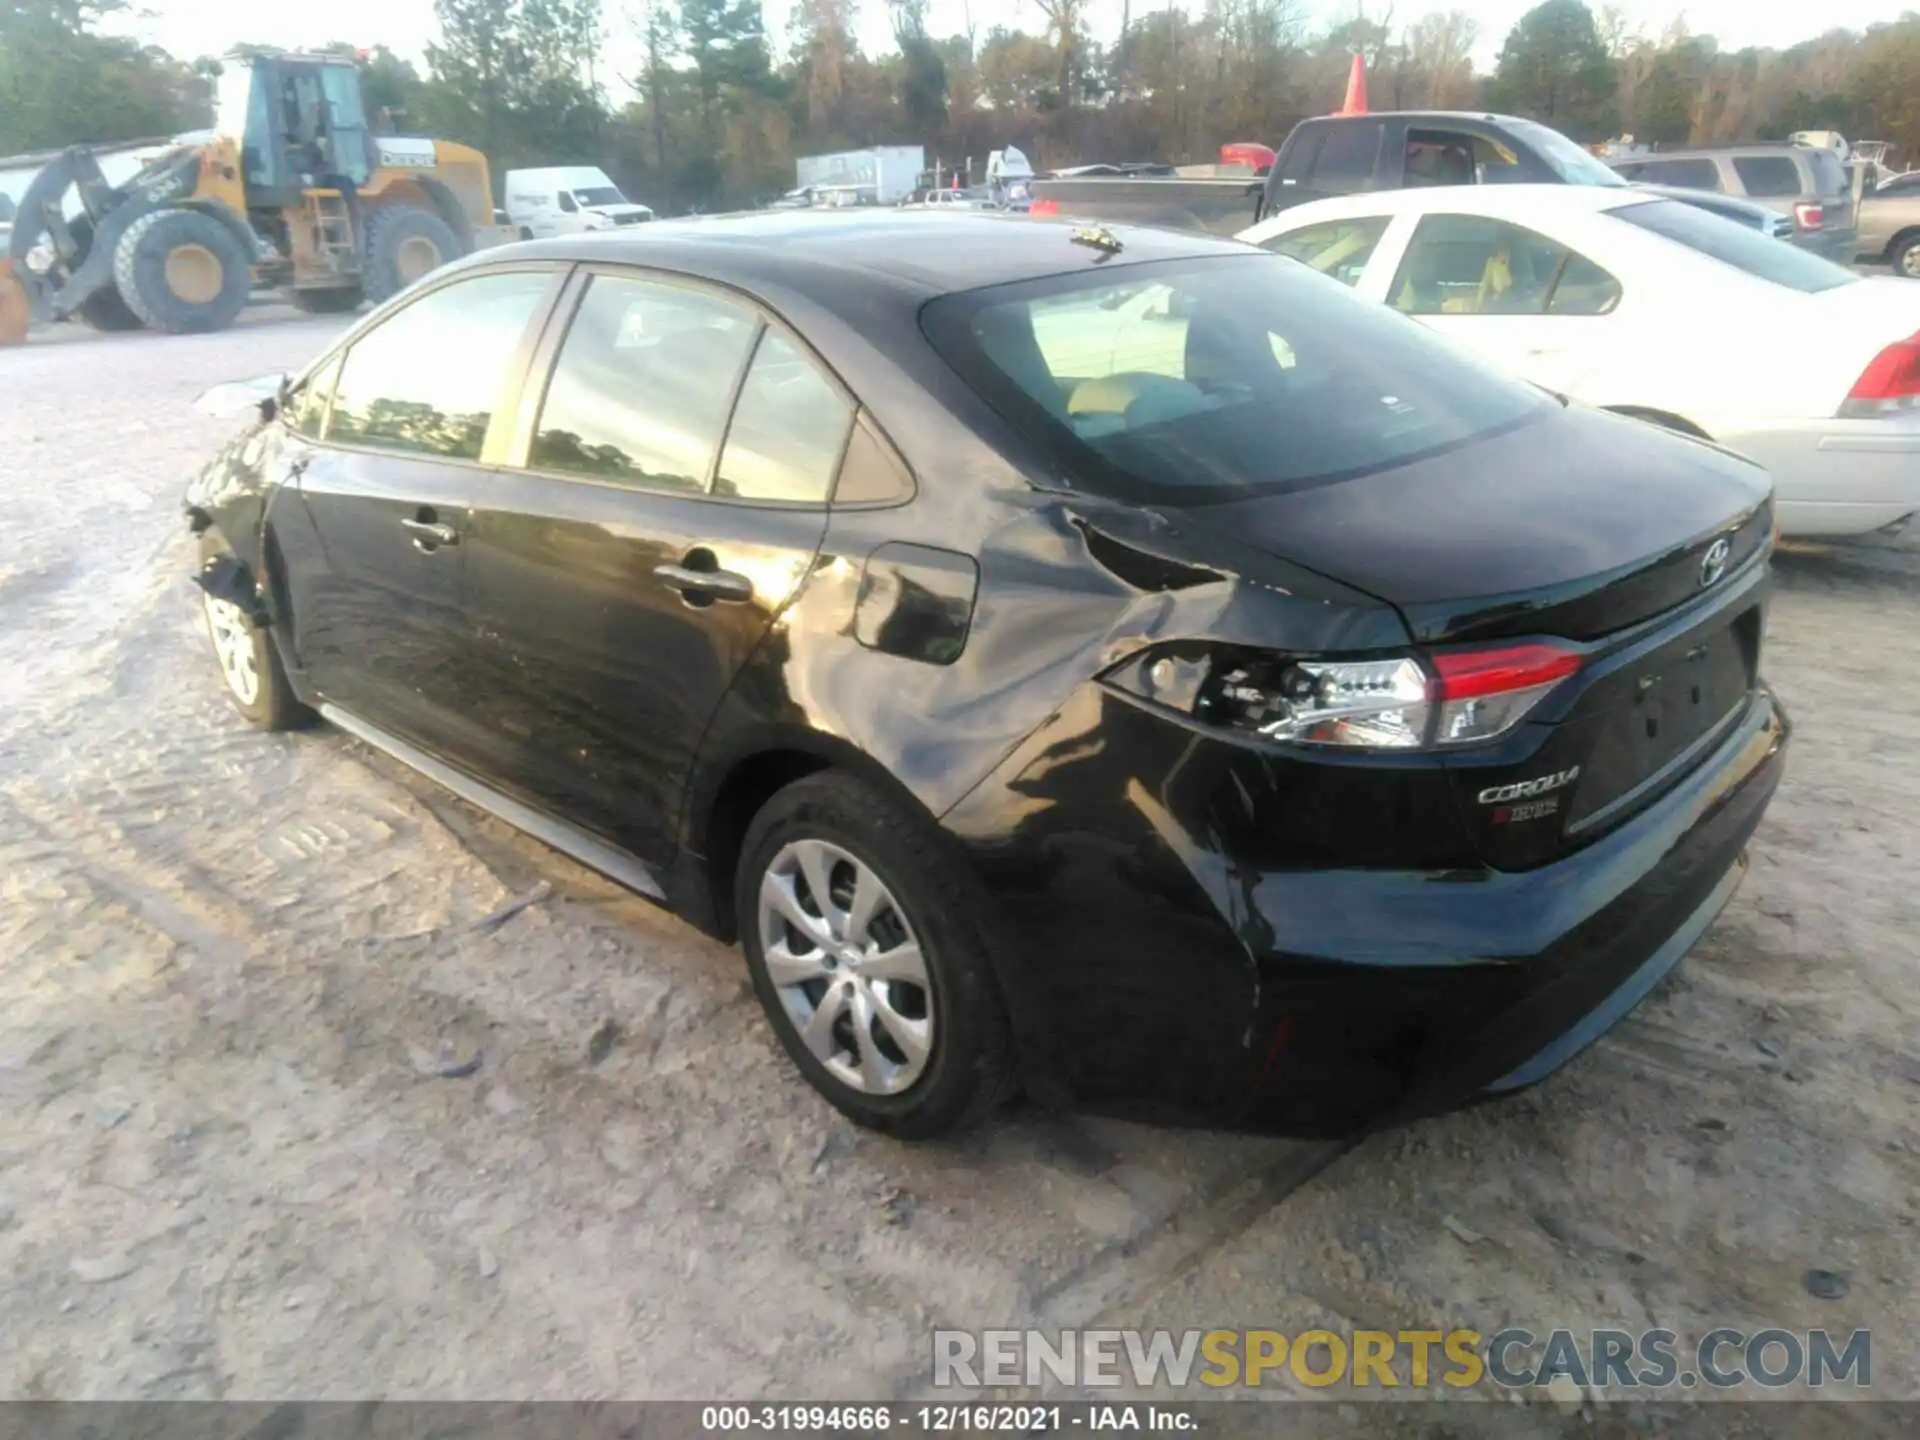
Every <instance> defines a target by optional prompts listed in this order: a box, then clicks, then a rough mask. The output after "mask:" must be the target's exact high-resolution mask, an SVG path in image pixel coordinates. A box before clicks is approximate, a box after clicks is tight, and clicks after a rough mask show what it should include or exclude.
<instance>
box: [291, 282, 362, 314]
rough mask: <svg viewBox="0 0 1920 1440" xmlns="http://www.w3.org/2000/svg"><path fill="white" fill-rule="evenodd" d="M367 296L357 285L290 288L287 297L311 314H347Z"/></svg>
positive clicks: (299, 308) (297, 307)
mask: <svg viewBox="0 0 1920 1440" xmlns="http://www.w3.org/2000/svg"><path fill="white" fill-rule="evenodd" d="M365 298H366V297H365V296H364V295H362V294H361V293H360V287H359V286H357V285H348V286H346V287H344V288H340V289H334V290H290V291H288V292H287V299H288V300H289V301H290V302H291V303H292V305H293V308H294V309H296V310H301V311H304V312H306V313H307V314H309V315H345V314H347V313H348V312H349V311H353V310H358V309H359V308H360V302H361V301H362V300H364V299H365Z"/></svg>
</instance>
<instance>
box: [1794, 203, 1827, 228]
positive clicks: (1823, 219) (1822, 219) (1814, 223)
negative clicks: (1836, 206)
mask: <svg viewBox="0 0 1920 1440" xmlns="http://www.w3.org/2000/svg"><path fill="white" fill-rule="evenodd" d="M1793 223H1794V224H1796V225H1798V226H1799V227H1800V228H1801V229H1802V230H1818V229H1819V228H1820V227H1821V226H1822V225H1824V224H1826V223H1827V210H1826V207H1825V206H1824V205H1822V204H1821V203H1820V202H1819V201H1818V200H1802V201H1801V202H1800V203H1799V204H1797V205H1795V206H1794V207H1793Z"/></svg>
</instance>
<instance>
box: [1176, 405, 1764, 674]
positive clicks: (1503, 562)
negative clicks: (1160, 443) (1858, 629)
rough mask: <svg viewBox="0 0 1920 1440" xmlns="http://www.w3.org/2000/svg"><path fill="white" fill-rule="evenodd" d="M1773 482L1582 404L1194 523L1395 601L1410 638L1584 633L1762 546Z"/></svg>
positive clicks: (1686, 594) (1690, 590)
mask: <svg viewBox="0 0 1920 1440" xmlns="http://www.w3.org/2000/svg"><path fill="white" fill-rule="evenodd" d="M1771 491H1772V480H1771V479H1770V478H1769V476H1768V475H1767V473H1766V472H1765V471H1764V470H1761V469H1760V468H1759V467H1757V466H1755V465H1752V464H1750V463H1749V462H1747V461H1745V460H1742V459H1739V458H1738V457H1736V456H1734V455H1732V454H1730V453H1729V452H1727V451H1725V450H1722V449H1720V448H1719V447H1717V446H1714V445H1711V444H1708V443H1706V442H1704V441H1696V440H1691V439H1688V438H1687V437H1685V436H1680V435H1674V434H1672V433H1670V432H1667V431H1663V430H1658V429H1656V428H1654V427H1653V426H1651V425H1647V424H1644V423H1642V422H1641V421H1638V420H1629V419H1625V418H1623V417H1620V416H1616V415H1610V414H1605V413H1603V412H1599V411H1592V410H1586V409H1582V408H1577V407H1576V408H1570V409H1568V410H1566V411H1564V412H1562V413H1560V414H1558V415H1554V416H1551V417H1549V418H1547V419H1546V420H1543V421H1539V422H1536V423H1532V424H1527V425H1522V426H1520V427H1518V428H1516V429H1514V430H1510V431H1508V432H1507V433H1506V434H1504V435H1499V436H1496V437H1494V438H1492V439H1490V440H1485V441H1481V442H1479V443H1476V444H1474V445H1472V446H1470V447H1468V448H1466V449H1463V450H1456V451H1452V452H1449V453H1447V454H1443V455H1437V456H1431V457H1429V458H1427V459H1425V460H1420V461H1416V462H1415V463H1413V464H1410V465H1401V466H1397V467H1395V468H1393V469H1390V470H1383V471H1379V472H1376V473H1374V474H1371V475H1363V476H1360V477H1357V478H1354V479H1347V480H1340V481H1336V482H1333V483H1330V484H1324V485H1315V486H1309V487H1306V488H1303V489H1299V490H1294V491H1291V492H1287V493H1284V494H1280V495H1271V496H1261V497H1259V498H1257V499H1253V500H1244V501H1237V502H1233V503H1230V504H1225V505H1215V506H1208V507H1206V508H1205V509H1201V510H1196V511H1194V512H1192V515H1193V518H1194V519H1195V521H1196V522H1197V523H1200V524H1203V525H1206V526H1208V527H1210V528H1213V529H1216V530H1218V531H1220V532H1222V533H1226V534H1231V535H1233V536H1234V537H1236V538H1237V539H1239V540H1241V541H1243V542H1245V543H1248V544H1252V545H1256V546H1259V547H1260V548H1263V549H1268V550H1271V551H1272V552H1273V553H1275V554H1277V555H1281V556H1284V557H1285V558H1286V559H1288V560H1291V561H1293V562H1294V563H1296V564H1302V565H1308V566H1311V567H1312V568H1313V569H1316V570H1318V571H1320V572H1321V573H1322V574H1325V575H1327V576H1329V577H1331V578H1333V579H1335V580H1339V581H1341V582H1343V583H1344V584H1347V585H1351V586H1354V587H1355V588H1356V589H1359V590H1364V591H1366V592H1367V593H1368V594H1370V595H1374V596H1377V597H1378V598H1380V599H1382V600H1385V601H1387V602H1388V603H1390V604H1392V605H1394V606H1395V607H1396V608H1398V609H1399V611H1400V613H1401V614H1402V615H1403V616H1404V617H1405V618H1406V621H1407V626H1408V629H1409V630H1410V631H1411V632H1412V634H1413V637H1414V639H1415V640H1417V641H1419V642H1420V643H1422V644H1451V643H1454V642H1459V641H1471V640H1491V639H1499V638H1503V637H1509V636H1523V635H1555V636H1560V637H1562V638H1565V639H1569V640H1581V641H1585V640H1592V639H1596V638H1598V637H1601V636H1605V635H1608V634H1611V633H1613V632H1615V631H1619V630H1623V629H1626V628H1627V627H1629V626H1631V625H1633V624H1635V623H1637V622H1639V621H1641V620H1644V619H1646V618H1648V617H1650V616H1653V615H1657V614H1659V613H1661V612H1662V611H1665V610H1669V609H1672V608H1673V607H1674V606H1676V605H1679V604H1681V603H1683V602H1684V601H1686V600H1687V599H1689V598H1691V597H1692V596H1693V595H1694V594H1695V593H1696V592H1697V591H1698V590H1699V589H1700V565H1701V562H1702V560H1703V559H1704V557H1705V555H1706V552H1707V550H1708V549H1709V548H1710V547H1711V546H1712V545H1713V544H1714V543H1715V542H1716V541H1717V540H1719V539H1721V538H1725V539H1726V540H1727V541H1728V543H1729V547H1730V553H1729V554H1728V555H1727V556H1726V564H1725V567H1724V568H1725V570H1726V571H1728V572H1731V571H1733V570H1736V569H1738V568H1739V567H1740V565H1741V564H1742V563H1743V562H1744V561H1745V560H1746V559H1747V558H1748V557H1749V556H1751V555H1752V554H1753V553H1754V551H1755V550H1757V549H1758V548H1759V547H1761V546H1762V545H1764V544H1766V543H1767V540H1768V538H1769V536H1770V534H1771V530H1772V515H1771V507H1770V504H1769V498H1770V495H1771Z"/></svg>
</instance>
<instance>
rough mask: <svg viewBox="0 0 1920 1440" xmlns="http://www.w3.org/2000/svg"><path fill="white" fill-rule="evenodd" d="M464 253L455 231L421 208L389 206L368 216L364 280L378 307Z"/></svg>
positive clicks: (362, 268) (363, 268) (363, 259)
mask: <svg viewBox="0 0 1920 1440" xmlns="http://www.w3.org/2000/svg"><path fill="white" fill-rule="evenodd" d="M464 253H465V252H464V250H463V249H462V247H461V244H460V237H459V236H458V235H455V234H454V233H453V227H452V226H451V225H449V224H447V222H446V221H444V220H442V219H441V218H440V217H439V216H438V215H436V214H434V213H433V211H431V210H422V209H421V208H420V207H419V206H417V205H389V206H387V207H386V208H384V209H380V210H375V211H373V212H372V213H371V214H370V215H368V216H367V224H366V253H365V254H364V255H363V256H362V258H361V262H360V277H361V282H362V284H363V286H364V287H365V289H366V292H367V299H369V300H371V301H373V302H374V303H375V304H376V305H377V304H379V303H380V302H381V301H382V300H385V299H387V298H388V297H389V296H393V295H398V294H399V293H400V292H401V291H402V290H404V289H406V288H407V287H408V286H409V285H411V284H413V283H414V281H416V280H419V279H420V278H422V277H423V276H425V275H429V274H431V273H432V272H433V271H435V270H438V269H439V268H440V267H441V266H442V265H445V264H446V263H447V262H448V261H449V260H457V259H459V258H460V256H461V255H462V254H464Z"/></svg>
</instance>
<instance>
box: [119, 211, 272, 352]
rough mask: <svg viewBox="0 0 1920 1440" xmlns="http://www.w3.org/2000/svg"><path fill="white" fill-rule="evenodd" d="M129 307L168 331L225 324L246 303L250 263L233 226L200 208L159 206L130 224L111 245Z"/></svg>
mask: <svg viewBox="0 0 1920 1440" xmlns="http://www.w3.org/2000/svg"><path fill="white" fill-rule="evenodd" d="M113 279H114V284H115V285H116V286H118V287H119V291H120V297H121V299H123V300H124V301H126V303H127V308H128V309H129V310H131V311H132V312H133V314H135V315H137V316H138V317H139V318H140V319H141V321H142V322H143V323H145V325H146V326H147V328H148V329H150V330H159V331H163V332H164V333H166V334H169V335H193V334H201V333H204V332H206V331H209V330H224V329H226V327H227V326H229V325H231V324H232V323H233V322H234V319H235V317H237V316H238V315H239V314H240V312H241V310H242V309H244V308H245V307H246V303H247V296H248V295H249V294H250V293H251V292H252V289H253V266H252V262H251V261H250V260H249V259H248V257H247V252H246V249H245V248H244V247H243V246H242V245H241V244H240V239H239V237H238V236H236V235H235V234H234V233H233V231H231V230H230V229H228V228H227V227H226V226H225V225H223V224H221V223H220V221H218V220H216V219H214V218H213V216H211V215H207V214H203V213H202V212H200V211H198V210H184V209H169V210H155V211H154V212H152V213H151V214H148V215H142V216H141V217H140V218H139V219H138V220H136V221H134V222H133V224H131V225H129V226H128V227H127V232H126V234H124V235H122V236H121V237H120V243H119V245H118V246H117V247H115V249H114V252H113Z"/></svg>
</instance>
